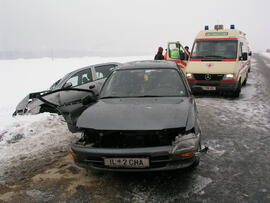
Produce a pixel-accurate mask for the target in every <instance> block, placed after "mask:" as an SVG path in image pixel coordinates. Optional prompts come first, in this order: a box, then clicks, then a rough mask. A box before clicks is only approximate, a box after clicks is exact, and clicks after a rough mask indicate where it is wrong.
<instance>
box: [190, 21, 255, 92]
mask: <svg viewBox="0 0 270 203" xmlns="http://www.w3.org/2000/svg"><path fill="white" fill-rule="evenodd" d="M250 56H251V52H250V49H249V45H248V41H247V39H246V34H245V33H243V32H241V31H240V30H237V29H235V27H234V25H231V26H230V29H223V25H215V27H214V29H212V30H209V27H208V26H205V30H203V31H201V32H199V34H198V35H197V37H196V39H195V41H194V44H193V47H192V51H191V55H190V59H189V62H188V65H187V67H186V76H187V79H188V81H189V84H190V87H191V89H192V90H193V91H194V92H198V91H222V92H228V93H230V95H232V96H234V97H239V95H240V92H241V87H242V85H245V84H246V82H247V78H248V72H249V71H250Z"/></svg>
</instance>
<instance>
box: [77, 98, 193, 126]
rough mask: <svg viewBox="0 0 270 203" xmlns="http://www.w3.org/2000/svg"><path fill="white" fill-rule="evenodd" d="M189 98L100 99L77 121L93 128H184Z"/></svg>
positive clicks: (190, 100)
mask: <svg viewBox="0 0 270 203" xmlns="http://www.w3.org/2000/svg"><path fill="white" fill-rule="evenodd" d="M191 105H192V99H191V98H179V97H178V98H174V97H171V98H168V97H166V98H165V97H164V98H125V99H101V100H99V101H98V102H97V103H96V104H94V105H92V106H90V107H89V108H88V109H86V110H85V111H84V112H83V113H82V114H81V116H80V117H79V118H78V120H77V126H78V127H79V128H90V129H96V130H162V129H166V128H179V127H185V126H186V123H187V118H188V112H189V108H190V106H191Z"/></svg>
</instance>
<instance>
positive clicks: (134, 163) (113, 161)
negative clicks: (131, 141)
mask: <svg viewBox="0 0 270 203" xmlns="http://www.w3.org/2000/svg"><path fill="white" fill-rule="evenodd" d="M104 165H105V166H109V167H113V168H148V167H149V158H104Z"/></svg>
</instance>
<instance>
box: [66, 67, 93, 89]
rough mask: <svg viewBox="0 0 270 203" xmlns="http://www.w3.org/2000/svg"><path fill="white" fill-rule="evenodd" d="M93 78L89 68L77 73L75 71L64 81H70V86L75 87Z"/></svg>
mask: <svg viewBox="0 0 270 203" xmlns="http://www.w3.org/2000/svg"><path fill="white" fill-rule="evenodd" d="M92 81H93V78H92V72H91V70H90V69H85V70H82V71H79V72H77V73H75V74H74V75H72V76H71V77H70V78H69V79H68V80H67V82H66V83H69V82H70V83H71V84H72V87H76V86H79V85H83V84H86V83H89V82H92Z"/></svg>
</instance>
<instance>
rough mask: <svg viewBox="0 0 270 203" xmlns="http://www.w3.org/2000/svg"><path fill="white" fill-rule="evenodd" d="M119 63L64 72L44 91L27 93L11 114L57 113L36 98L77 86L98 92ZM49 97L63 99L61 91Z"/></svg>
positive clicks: (52, 107) (54, 109)
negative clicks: (63, 74) (60, 77)
mask: <svg viewBox="0 0 270 203" xmlns="http://www.w3.org/2000/svg"><path fill="white" fill-rule="evenodd" d="M118 65H120V63H115V62H112V63H103V64H96V65H91V66H87V67H83V68H80V69H77V70H75V71H72V72H70V73H68V74H66V75H65V76H64V77H63V78H62V79H59V80H57V81H56V82H55V83H53V85H52V86H51V87H50V88H49V89H48V90H45V91H41V92H34V93H30V94H28V95H27V96H26V97H25V98H24V99H23V100H22V101H21V102H20V103H19V104H18V105H17V107H16V110H15V112H14V113H13V116H16V115H23V114H38V113H43V112H50V113H58V114H59V112H58V110H57V109H56V108H54V106H51V105H49V104H48V103H44V102H42V101H41V100H39V99H37V98H38V97H40V96H42V95H43V94H47V93H49V92H51V91H54V90H60V89H67V88H71V87H72V88H78V89H89V88H90V89H93V90H94V91H96V93H98V92H99V91H100V89H101V87H102V85H103V83H104V81H105V79H106V77H107V76H108V75H109V74H110V73H111V72H112V71H113V70H114V69H115V67H117V66H118ZM51 97H54V98H56V97H60V98H61V99H65V96H64V95H62V93H61V92H58V94H53V95H52V96H51ZM51 99H53V98H51Z"/></svg>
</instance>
